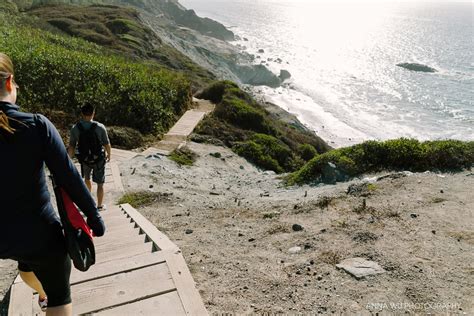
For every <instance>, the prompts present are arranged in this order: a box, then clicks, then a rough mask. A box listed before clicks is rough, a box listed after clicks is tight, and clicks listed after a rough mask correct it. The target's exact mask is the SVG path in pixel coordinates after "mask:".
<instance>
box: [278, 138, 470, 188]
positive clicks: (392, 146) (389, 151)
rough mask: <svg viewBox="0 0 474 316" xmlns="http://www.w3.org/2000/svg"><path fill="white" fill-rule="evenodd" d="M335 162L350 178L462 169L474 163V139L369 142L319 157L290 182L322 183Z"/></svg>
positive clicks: (294, 175)
mask: <svg viewBox="0 0 474 316" xmlns="http://www.w3.org/2000/svg"><path fill="white" fill-rule="evenodd" d="M328 163H332V164H334V165H335V166H336V168H337V169H338V170H339V171H340V172H342V173H343V174H345V175H348V176H350V177H353V176H356V175H360V174H363V173H366V172H375V171H381V170H410V171H425V170H441V171H448V170H459V169H462V168H471V167H472V166H473V165H474V142H463V141H458V140H440V141H426V142H419V141H418V140H415V139H406V138H400V139H394V140H388V141H384V142H377V141H367V142H364V143H362V144H358V145H354V146H351V147H345V148H340V149H336V150H332V151H329V152H327V153H324V154H322V155H319V156H316V157H315V158H313V159H312V160H310V161H309V162H308V163H307V164H305V165H304V166H303V167H302V168H301V169H300V170H298V171H296V172H294V173H293V174H291V175H290V176H289V177H288V179H287V183H288V184H289V185H293V184H304V183H313V182H318V181H319V180H320V178H321V176H322V169H323V167H324V166H326V165H327V164H328Z"/></svg>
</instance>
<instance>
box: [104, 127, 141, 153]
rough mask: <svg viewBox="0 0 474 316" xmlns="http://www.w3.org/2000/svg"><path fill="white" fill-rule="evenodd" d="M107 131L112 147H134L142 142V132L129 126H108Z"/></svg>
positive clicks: (139, 145)
mask: <svg viewBox="0 0 474 316" xmlns="http://www.w3.org/2000/svg"><path fill="white" fill-rule="evenodd" d="M107 132H108V134H109V139H110V143H111V145H112V147H114V148H120V149H134V148H138V147H141V146H142V145H143V144H144V139H143V136H142V134H141V133H140V132H139V131H137V130H135V129H133V128H130V127H123V126H108V127H107Z"/></svg>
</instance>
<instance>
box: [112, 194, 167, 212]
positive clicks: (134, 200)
mask: <svg viewBox="0 0 474 316" xmlns="http://www.w3.org/2000/svg"><path fill="white" fill-rule="evenodd" d="M160 198H161V194H160V193H157V192H150V191H137V192H129V193H125V194H124V195H123V196H122V197H121V198H120V199H119V201H118V204H130V205H131V206H132V207H135V208H138V207H141V206H147V205H150V204H153V203H154V202H156V201H159V200H160Z"/></svg>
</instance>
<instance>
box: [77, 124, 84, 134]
mask: <svg viewBox="0 0 474 316" xmlns="http://www.w3.org/2000/svg"><path fill="white" fill-rule="evenodd" d="M76 126H77V128H78V129H79V132H81V133H82V132H83V131H84V126H82V123H81V122H77V124H76Z"/></svg>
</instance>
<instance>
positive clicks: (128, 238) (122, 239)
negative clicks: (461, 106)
mask: <svg viewBox="0 0 474 316" xmlns="http://www.w3.org/2000/svg"><path fill="white" fill-rule="evenodd" d="M130 242H135V243H144V242H146V236H145V235H144V234H142V235H139V234H138V229H137V230H136V233H135V231H134V233H133V234H127V235H122V234H111V235H105V236H104V237H100V238H96V239H94V245H95V246H96V248H97V247H98V246H101V247H103V245H108V246H112V247H113V246H114V245H115V244H127V243H130Z"/></svg>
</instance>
